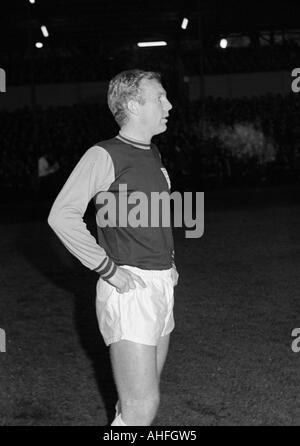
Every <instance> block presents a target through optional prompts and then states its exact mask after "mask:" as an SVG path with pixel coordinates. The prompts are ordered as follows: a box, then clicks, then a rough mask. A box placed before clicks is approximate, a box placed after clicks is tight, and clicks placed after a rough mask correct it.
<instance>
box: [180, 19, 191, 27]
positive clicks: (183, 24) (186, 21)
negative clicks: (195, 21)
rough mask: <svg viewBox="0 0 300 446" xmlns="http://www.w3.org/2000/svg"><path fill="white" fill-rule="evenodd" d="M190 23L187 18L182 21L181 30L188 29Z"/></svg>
mask: <svg viewBox="0 0 300 446" xmlns="http://www.w3.org/2000/svg"><path fill="white" fill-rule="evenodd" d="M188 23H189V21H188V19H187V18H186V17H185V18H184V19H183V20H182V23H181V28H182V29H187V26H188Z"/></svg>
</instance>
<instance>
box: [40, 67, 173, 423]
mask: <svg viewBox="0 0 300 446" xmlns="http://www.w3.org/2000/svg"><path fill="white" fill-rule="evenodd" d="M108 105H109V108H110V110H111V112H112V114H113V116H114V118H115V120H116V121H117V123H118V125H119V127H120V132H119V135H118V136H116V137H115V138H112V139H110V140H107V141H102V142H100V143H98V144H96V145H95V146H93V147H91V148H90V149H89V150H88V151H87V152H86V153H85V154H84V155H83V157H82V158H81V160H80V161H79V163H78V164H77V166H76V167H75V169H74V170H73V172H72V173H71V175H70V177H69V179H68V180H67V182H66V184H65V185H64V187H63V189H62V190H61V192H60V194H59V195H58V197H57V199H56V201H55V202H54V204H53V207H52V209H51V212H50V215H49V218H48V222H49V224H50V226H51V227H52V228H53V230H54V231H55V232H56V234H57V235H58V237H59V238H60V239H61V240H62V242H63V243H64V244H65V246H66V247H67V248H68V249H69V250H70V251H71V252H72V253H73V254H74V255H75V256H76V257H77V258H78V259H79V260H80V261H81V262H82V263H83V264H84V265H85V266H87V267H88V268H90V269H92V270H94V271H96V272H97V273H98V274H100V278H99V280H98V283H97V298H96V309H97V317H98V322H99V328H100V331H101V334H102V336H103V338H104V341H105V343H106V345H109V346H110V357H111V362H112V368H113V374H114V378H115V382H116V386H117V391H118V395H119V402H118V403H117V405H116V410H117V412H116V418H115V420H114V421H113V423H112V426H126V425H129V426H139V425H140V426H147V425H150V424H151V423H152V421H153V420H154V417H155V415H156V412H157V409H158V405H159V380H160V375H161V372H162V369H163V365H164V362H165V359H166V355H167V351H168V346H169V337H170V332H171V331H172V330H173V328H174V319H173V287H174V286H175V285H176V284H177V280H178V274H177V271H176V268H175V264H174V263H173V237H172V230H171V228H170V227H164V226H163V225H162V224H161V220H160V225H159V226H158V227H151V226H150V225H148V226H147V227H145V226H137V225H135V224H133V225H132V224H131V225H130V224H128V225H124V224H121V213H123V212H124V209H118V210H117V212H116V216H115V218H116V222H115V223H114V224H111V225H107V226H106V227H102V226H103V218H102V219H101V218H100V215H102V216H103V214H101V212H102V211H103V199H102V198H101V196H102V195H103V192H105V191H108V192H110V193H111V194H113V196H114V197H116V198H119V197H120V195H122V194H124V185H126V190H125V194H126V198H127V205H128V214H129V212H130V210H132V201H130V194H131V193H136V192H142V193H143V194H144V195H145V196H146V197H147V198H149V199H150V196H151V193H152V192H167V193H168V192H169V179H168V175H167V173H166V170H165V169H164V167H163V165H162V163H161V158H160V154H159V152H158V149H157V147H156V146H155V145H154V144H152V143H151V138H152V137H153V136H154V135H157V134H159V133H162V132H164V131H165V130H166V128H167V125H166V124H167V117H168V115H169V111H170V110H171V108H172V105H171V104H170V102H169V101H168V99H167V96H166V91H165V90H164V88H163V87H162V85H161V82H160V75H159V74H157V73H154V72H145V71H142V70H129V71H124V72H122V73H120V74H118V75H117V76H115V77H114V78H113V79H112V80H111V81H110V84H109V89H108ZM121 186H122V187H123V189H122V188H121ZM132 196H133V195H132ZM92 198H93V199H94V202H95V206H96V211H97V217H96V220H97V228H98V244H97V243H96V240H95V239H94V238H93V237H92V235H91V234H90V233H89V232H88V230H87V229H86V226H85V224H84V223H83V220H82V217H83V215H84V212H85V210H86V208H87V205H88V203H89V201H90V200H91V199H92ZM116 201H117V200H116ZM147 210H149V209H147ZM151 211H153V210H151V209H150V212H151ZM153 212H156V211H153ZM111 223H112V222H111ZM118 223H120V224H118Z"/></svg>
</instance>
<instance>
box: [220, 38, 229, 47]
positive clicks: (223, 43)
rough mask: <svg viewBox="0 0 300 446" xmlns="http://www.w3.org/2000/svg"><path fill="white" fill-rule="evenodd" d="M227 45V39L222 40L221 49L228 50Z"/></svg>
mask: <svg viewBox="0 0 300 446" xmlns="http://www.w3.org/2000/svg"><path fill="white" fill-rule="evenodd" d="M227 45H228V41H227V39H221V40H220V47H221V48H223V49H225V48H227Z"/></svg>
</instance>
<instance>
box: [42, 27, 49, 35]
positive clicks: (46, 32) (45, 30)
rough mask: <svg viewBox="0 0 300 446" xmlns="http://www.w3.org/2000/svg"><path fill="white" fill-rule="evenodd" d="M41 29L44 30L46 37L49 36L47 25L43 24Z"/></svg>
mask: <svg viewBox="0 0 300 446" xmlns="http://www.w3.org/2000/svg"><path fill="white" fill-rule="evenodd" d="M41 31H42V33H43V36H44V37H49V33H48V30H47V27H46V26H45V25H42V26H41Z"/></svg>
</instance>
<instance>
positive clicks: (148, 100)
mask: <svg viewBox="0 0 300 446" xmlns="http://www.w3.org/2000/svg"><path fill="white" fill-rule="evenodd" d="M140 88H141V90H142V91H143V97H144V102H145V103H144V104H139V114H138V120H139V125H140V126H141V127H143V128H144V129H145V130H146V131H147V132H148V133H149V134H150V135H151V136H153V135H158V134H159V133H163V132H165V131H166V129H167V117H168V116H169V111H170V110H171V109H172V105H171V104H170V102H169V101H168V99H167V93H166V91H165V89H164V88H163V86H162V85H161V84H160V83H159V82H158V81H156V80H154V79H152V80H148V79H143V80H142V81H141V84H140Z"/></svg>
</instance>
